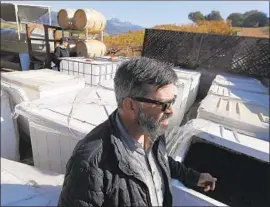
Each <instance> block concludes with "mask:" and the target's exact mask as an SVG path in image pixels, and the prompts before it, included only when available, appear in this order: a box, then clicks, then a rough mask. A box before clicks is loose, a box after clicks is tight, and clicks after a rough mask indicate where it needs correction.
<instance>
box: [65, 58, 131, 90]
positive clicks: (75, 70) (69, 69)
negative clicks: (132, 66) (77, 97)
mask: <svg viewBox="0 0 270 207" xmlns="http://www.w3.org/2000/svg"><path fill="white" fill-rule="evenodd" d="M124 60H126V59H120V58H119V59H118V60H115V61H110V60H109V58H107V57H103V58H102V57H101V58H95V59H89V58H62V60H61V63H60V72H62V73H65V74H69V75H75V76H78V77H81V78H84V79H85V83H86V84H87V85H88V86H97V85H98V84H99V83H100V82H102V81H103V80H110V79H113V78H114V75H115V73H116V70H117V68H118V66H119V65H120V64H121V63H122V62H123V61H124Z"/></svg>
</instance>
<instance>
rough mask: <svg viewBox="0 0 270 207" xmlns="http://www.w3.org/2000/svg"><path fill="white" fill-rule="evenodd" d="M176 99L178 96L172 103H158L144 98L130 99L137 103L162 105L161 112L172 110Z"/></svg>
mask: <svg viewBox="0 0 270 207" xmlns="http://www.w3.org/2000/svg"><path fill="white" fill-rule="evenodd" d="M176 97H177V96H174V98H173V99H172V100H171V101H167V102H161V101H156V100H153V99H148V98H143V97H130V98H132V99H133V100H135V101H139V102H144V103H151V104H156V105H160V106H161V111H163V112H164V111H166V110H167V109H168V108H170V107H171V105H173V104H174V103H175V100H176Z"/></svg>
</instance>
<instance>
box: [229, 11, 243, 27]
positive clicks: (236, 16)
mask: <svg viewBox="0 0 270 207" xmlns="http://www.w3.org/2000/svg"><path fill="white" fill-rule="evenodd" d="M227 20H231V21H232V26H233V27H241V26H242V24H243V21H244V15H243V14H241V13H232V14H230V15H229V16H228V17H227Z"/></svg>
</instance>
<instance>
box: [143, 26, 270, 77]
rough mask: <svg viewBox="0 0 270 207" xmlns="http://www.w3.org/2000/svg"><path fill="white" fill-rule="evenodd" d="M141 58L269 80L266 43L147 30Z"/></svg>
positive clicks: (246, 39)
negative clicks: (267, 78)
mask: <svg viewBox="0 0 270 207" xmlns="http://www.w3.org/2000/svg"><path fill="white" fill-rule="evenodd" d="M142 56H146V57H150V58H154V59H158V60H161V61H164V62H168V63H173V64H174V65H177V66H182V67H185V68H190V69H196V68H204V69H212V70H213V69H214V70H218V71H224V72H230V73H237V74H243V75H252V76H256V77H269V66H270V65H269V39H268V38H255V37H240V36H232V35H214V34H202V33H190V32H176V31H168V30H156V29H146V31H145V39H144V45H143V51H142Z"/></svg>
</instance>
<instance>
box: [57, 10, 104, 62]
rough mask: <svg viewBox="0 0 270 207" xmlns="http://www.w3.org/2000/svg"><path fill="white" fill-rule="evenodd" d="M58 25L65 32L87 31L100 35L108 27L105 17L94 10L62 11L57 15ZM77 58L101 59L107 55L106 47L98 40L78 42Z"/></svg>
mask: <svg viewBox="0 0 270 207" xmlns="http://www.w3.org/2000/svg"><path fill="white" fill-rule="evenodd" d="M57 20H58V24H59V26H60V27H62V28H63V29H65V30H76V31H87V33H88V34H93V35H94V34H100V33H101V32H102V31H104V29H105V26H106V19H105V17H104V16H103V15H102V14H101V13H100V12H98V11H96V10H94V9H77V10H75V9H61V10H60V11H59V12H58V15H57ZM76 52H77V56H81V57H87V58H91V57H99V56H104V55H105V53H106V46H105V45H104V43H103V42H101V41H98V40H96V39H90V40H79V41H77V42H76Z"/></svg>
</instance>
